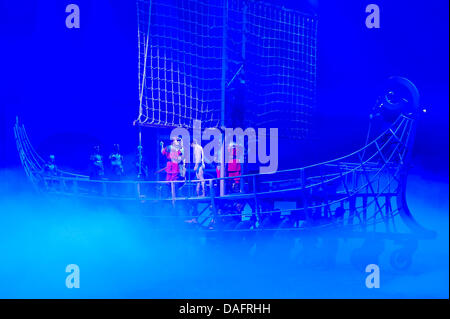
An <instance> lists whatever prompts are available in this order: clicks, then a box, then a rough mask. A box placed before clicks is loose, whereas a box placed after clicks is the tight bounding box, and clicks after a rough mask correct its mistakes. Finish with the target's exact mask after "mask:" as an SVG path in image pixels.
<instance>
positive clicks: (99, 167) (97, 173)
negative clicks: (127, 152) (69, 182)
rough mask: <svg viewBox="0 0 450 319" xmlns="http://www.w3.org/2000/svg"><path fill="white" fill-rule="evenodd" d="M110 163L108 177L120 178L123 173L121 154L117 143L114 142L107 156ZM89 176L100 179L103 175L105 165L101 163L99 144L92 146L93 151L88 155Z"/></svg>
mask: <svg viewBox="0 0 450 319" xmlns="http://www.w3.org/2000/svg"><path fill="white" fill-rule="evenodd" d="M108 159H109V164H110V168H111V170H110V178H111V179H112V180H120V179H121V178H122V176H123V175H124V169H123V156H122V154H120V146H119V144H114V146H113V151H112V152H111V154H110V155H109V157H108ZM89 171H90V173H89V177H90V179H93V180H98V179H102V178H103V177H104V176H105V166H104V164H103V156H102V155H101V153H100V146H98V145H96V146H94V150H93V153H92V154H91V156H90V169H89Z"/></svg>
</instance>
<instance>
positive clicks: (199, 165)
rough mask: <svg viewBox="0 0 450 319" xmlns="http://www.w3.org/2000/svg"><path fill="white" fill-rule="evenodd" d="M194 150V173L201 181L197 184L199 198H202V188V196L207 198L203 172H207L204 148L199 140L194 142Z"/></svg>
mask: <svg viewBox="0 0 450 319" xmlns="http://www.w3.org/2000/svg"><path fill="white" fill-rule="evenodd" d="M192 150H193V154H194V155H193V156H194V171H195V176H196V177H197V179H198V180H199V182H198V183H197V188H196V189H197V196H200V186H201V188H202V196H205V178H204V177H203V171H204V170H205V161H204V158H205V157H204V154H203V147H202V146H201V145H200V144H198V142H197V140H196V139H194V140H193V141H192Z"/></svg>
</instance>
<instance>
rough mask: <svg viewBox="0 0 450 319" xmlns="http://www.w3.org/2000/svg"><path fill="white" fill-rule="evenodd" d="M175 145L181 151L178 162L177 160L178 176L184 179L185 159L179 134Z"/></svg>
mask: <svg viewBox="0 0 450 319" xmlns="http://www.w3.org/2000/svg"><path fill="white" fill-rule="evenodd" d="M177 147H178V150H179V151H180V153H181V155H180V158H179V162H178V166H179V170H180V176H181V178H182V179H186V160H185V158H184V145H183V138H182V137H181V136H179V137H178V138H177Z"/></svg>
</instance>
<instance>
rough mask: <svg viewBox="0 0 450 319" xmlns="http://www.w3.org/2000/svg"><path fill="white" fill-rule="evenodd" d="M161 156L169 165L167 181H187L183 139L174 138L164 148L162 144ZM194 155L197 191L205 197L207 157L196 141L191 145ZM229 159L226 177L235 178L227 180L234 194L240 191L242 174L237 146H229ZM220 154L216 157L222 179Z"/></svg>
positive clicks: (162, 143) (166, 168)
mask: <svg viewBox="0 0 450 319" xmlns="http://www.w3.org/2000/svg"><path fill="white" fill-rule="evenodd" d="M160 146H161V154H162V155H163V156H164V157H165V158H166V160H167V164H166V167H165V171H166V181H168V182H173V181H178V180H184V179H186V161H185V158H184V156H185V150H184V145H183V139H182V138H181V137H174V138H172V140H171V144H170V145H168V146H166V147H164V142H160ZM191 147H192V154H193V164H194V172H195V177H196V180H197V186H196V191H197V195H198V196H205V177H204V172H205V156H204V152H203V147H202V146H201V145H200V143H199V142H198V141H197V140H196V139H194V140H193V141H192V144H191ZM228 154H229V158H228V160H226V161H225V162H226V166H225V167H226V170H225V171H224V173H226V174H224V176H227V177H235V178H232V179H227V184H228V185H229V186H230V190H231V191H232V192H239V191H240V180H241V179H240V177H239V176H240V175H241V172H242V169H241V163H240V160H239V158H238V151H237V145H236V144H230V145H229V146H228ZM219 157H220V154H218V156H216V160H215V165H216V176H217V178H221V177H222V176H221V169H222V168H221V167H222V166H221V164H220V162H221V161H220V160H219Z"/></svg>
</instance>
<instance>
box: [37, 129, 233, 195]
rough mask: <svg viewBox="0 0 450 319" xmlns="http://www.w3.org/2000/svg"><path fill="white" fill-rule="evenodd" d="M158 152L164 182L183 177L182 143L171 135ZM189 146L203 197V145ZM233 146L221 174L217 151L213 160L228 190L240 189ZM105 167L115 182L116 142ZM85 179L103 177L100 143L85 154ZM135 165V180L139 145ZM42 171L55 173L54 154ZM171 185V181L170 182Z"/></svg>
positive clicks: (118, 165) (120, 166) (142, 173)
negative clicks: (160, 155)
mask: <svg viewBox="0 0 450 319" xmlns="http://www.w3.org/2000/svg"><path fill="white" fill-rule="evenodd" d="M160 146H161V154H162V156H164V158H165V159H166V166H165V168H164V169H163V170H161V171H165V173H166V181H168V182H175V181H183V180H186V158H185V153H186V152H185V146H184V145H183V139H182V138H181V137H174V138H172V140H171V143H170V144H169V145H167V146H165V145H164V142H162V141H161V142H160ZM190 146H191V147H192V154H193V156H192V158H193V171H194V172H195V178H196V192H197V195H198V196H205V192H206V189H205V177H204V172H205V156H204V152H203V147H202V146H201V144H200V143H199V142H198V141H197V140H196V139H194V140H193V141H192V143H191V145H190ZM237 153H238V152H237V145H236V144H230V145H229V146H228V154H229V158H228V159H226V160H225V162H226V165H225V171H224V172H223V173H224V174H223V176H222V175H221V174H222V172H221V169H222V165H221V163H220V162H221V161H220V160H219V157H220V154H217V156H216V160H215V161H214V162H215V163H214V164H215V166H216V167H215V169H216V176H217V178H221V177H234V178H231V179H226V184H227V185H228V187H229V189H230V191H232V192H239V191H240V187H239V186H240V177H239V176H240V175H241V163H240V161H239V158H238V156H237ZM108 160H109V170H108V175H107V177H108V179H109V180H113V181H119V180H121V179H122V177H123V176H124V158H123V156H122V154H121V153H120V146H119V144H114V145H113V150H112V152H111V154H110V155H109V157H108ZM89 163H90V165H89V178H90V179H91V180H102V179H104V178H105V177H106V176H105V165H104V157H103V155H102V154H101V151H100V146H99V145H95V146H94V148H93V151H92V154H91V155H90V157H89ZM136 168H137V170H138V179H147V177H148V169H147V165H146V163H145V162H144V161H143V159H142V146H140V149H138V158H137V161H136ZM43 170H44V171H43V173H44V174H45V175H47V176H57V175H58V169H57V167H56V164H55V156H54V155H50V157H49V160H48V161H47V163H46V164H45V165H44V168H43ZM171 184H172V183H171Z"/></svg>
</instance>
